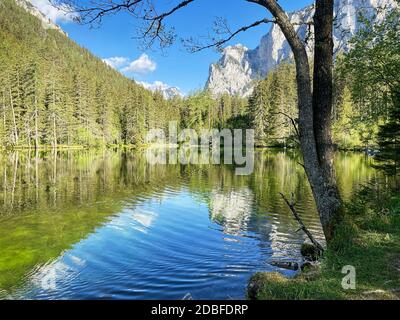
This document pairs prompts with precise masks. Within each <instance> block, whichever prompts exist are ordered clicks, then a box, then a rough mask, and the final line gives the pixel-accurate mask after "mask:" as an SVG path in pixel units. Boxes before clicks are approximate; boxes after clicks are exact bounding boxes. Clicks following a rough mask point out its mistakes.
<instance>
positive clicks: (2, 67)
mask: <svg viewBox="0 0 400 320" xmlns="http://www.w3.org/2000/svg"><path fill="white" fill-rule="evenodd" d="M2 3H3V5H2V7H1V10H0V116H1V123H0V142H1V145H2V146H6V147H7V146H8V147H15V146H32V147H33V146H35V145H38V146H40V145H52V146H57V145H58V146H60V145H85V146H99V145H107V144H139V143H142V142H143V139H144V134H145V132H146V130H147V129H148V128H154V127H162V128H163V127H165V126H166V124H167V123H168V121H169V120H178V119H177V118H179V112H176V106H175V105H174V103H173V102H170V101H166V100H165V99H164V98H163V97H162V95H161V94H160V93H152V92H150V91H148V90H145V89H144V88H143V87H141V86H139V85H137V84H136V83H135V82H134V81H132V80H130V79H128V78H126V77H124V76H122V75H121V74H120V73H118V72H116V71H115V70H113V69H111V68H110V67H108V66H106V64H104V63H103V62H102V61H101V60H100V59H98V58H97V57H95V56H94V55H92V54H91V53H90V52H89V51H87V50H85V49H83V48H81V47H79V46H78V45H77V44H76V43H74V42H73V41H72V40H70V39H69V38H67V37H66V36H65V35H64V34H62V33H61V32H59V31H57V30H50V29H48V30H46V29H44V28H43V26H42V23H41V21H40V20H39V19H38V18H36V17H34V16H32V15H30V14H29V13H27V12H26V11H25V10H24V9H23V8H21V7H19V6H18V5H16V3H15V1H14V0H4V1H2Z"/></svg>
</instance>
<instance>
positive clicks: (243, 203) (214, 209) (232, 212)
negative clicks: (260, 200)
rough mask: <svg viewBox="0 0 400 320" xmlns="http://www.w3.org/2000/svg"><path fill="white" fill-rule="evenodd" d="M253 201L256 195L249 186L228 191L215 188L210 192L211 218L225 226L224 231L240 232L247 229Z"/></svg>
mask: <svg viewBox="0 0 400 320" xmlns="http://www.w3.org/2000/svg"><path fill="white" fill-rule="evenodd" d="M253 202H254V195H253V193H252V191H251V190H250V189H249V188H247V187H244V188H242V189H239V190H231V191H229V192H227V193H224V192H221V191H217V190H213V191H211V194H210V213H211V219H212V220H214V221H216V222H218V223H220V224H221V225H222V226H223V228H224V233H227V234H232V235H236V234H239V233H240V231H241V230H244V229H246V225H247V223H248V221H249V219H250V216H251V214H252V205H253Z"/></svg>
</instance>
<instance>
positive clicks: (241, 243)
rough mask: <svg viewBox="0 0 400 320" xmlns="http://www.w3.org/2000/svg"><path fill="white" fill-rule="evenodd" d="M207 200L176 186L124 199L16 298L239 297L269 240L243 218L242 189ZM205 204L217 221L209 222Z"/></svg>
mask: <svg viewBox="0 0 400 320" xmlns="http://www.w3.org/2000/svg"><path fill="white" fill-rule="evenodd" d="M210 198H211V200H210V205H208V204H207V203H205V202H199V201H198V199H194V198H193V197H192V195H191V194H190V193H188V192H187V191H185V190H182V191H180V192H179V193H178V192H177V193H176V194H175V195H169V196H168V197H163V200H161V201H154V200H148V201H144V202H143V203H141V204H139V205H134V206H132V205H128V206H127V207H126V208H125V209H124V210H123V211H122V212H121V213H120V214H119V215H117V216H115V217H114V218H112V219H111V220H110V221H109V222H108V223H106V224H105V225H104V226H103V227H100V228H98V229H97V230H96V231H95V232H94V233H93V234H91V235H89V236H88V237H87V238H86V239H84V240H82V241H81V242H79V243H77V244H76V245H74V246H73V248H71V249H70V250H67V251H66V252H64V254H63V255H62V256H60V257H59V258H58V259H56V260H54V261H52V262H50V263H48V264H46V265H44V266H41V267H40V268H38V269H36V270H34V271H32V272H31V274H30V276H29V282H28V284H27V285H26V286H25V287H23V288H21V289H20V290H18V294H17V296H22V297H28V298H56V299H58V298H59V299H63V298H77V299H84V298H148V299H152V298H165V299H180V298H182V297H183V296H185V295H186V294H187V293H190V294H191V295H192V296H193V297H194V298H195V299H201V298H219V299H226V298H230V297H236V298H243V297H244V294H245V291H244V290H245V286H246V281H247V279H248V278H249V277H250V275H251V274H252V273H253V272H255V271H257V270H274V268H273V267H271V266H269V265H268V264H267V262H268V258H269V257H270V256H271V254H272V252H271V248H270V244H269V243H268V242H267V235H258V234H257V233H256V231H257V228H256V225H255V224H256V223H257V222H256V221H251V219H250V216H251V214H252V210H253V207H252V206H253V200H252V199H253V195H252V193H251V191H250V190H249V189H246V188H245V189H238V190H237V191H232V192H228V193H227V195H226V197H225V196H224V195H223V193H221V192H217V191H213V192H211V194H210ZM210 208H212V209H213V210H214V211H213V212H214V213H216V214H218V215H219V216H223V222H220V221H218V223H215V222H213V221H211V220H210V217H209V212H210ZM232 221H235V222H232ZM237 221H239V222H237ZM262 221H263V222H264V223H265V220H262ZM248 224H250V225H252V226H251V227H249V226H248ZM285 272H286V273H287V274H288V275H289V274H291V272H289V271H285Z"/></svg>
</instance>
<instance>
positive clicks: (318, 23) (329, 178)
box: [313, 0, 341, 237]
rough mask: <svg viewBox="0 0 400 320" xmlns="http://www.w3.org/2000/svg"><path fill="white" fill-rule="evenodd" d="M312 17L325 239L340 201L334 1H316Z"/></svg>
mask: <svg viewBox="0 0 400 320" xmlns="http://www.w3.org/2000/svg"><path fill="white" fill-rule="evenodd" d="M315 4H316V7H315V15H314V34H315V44H314V82H313V84H314V89H313V114H314V133H315V140H316V146H317V153H318V160H319V163H320V167H321V174H322V175H323V180H324V184H325V192H324V194H323V197H322V198H321V200H320V202H322V203H320V206H322V210H323V211H324V212H325V214H324V215H323V216H321V222H322V226H323V228H324V232H325V234H328V237H331V236H332V233H333V229H334V226H335V224H336V223H337V221H336V220H337V219H338V218H339V216H340V207H341V199H340V195H339V191H338V188H337V183H336V174H335V169H334V166H333V144H332V135H331V127H332V106H333V12H334V7H333V6H334V0H317V1H316V3H315Z"/></svg>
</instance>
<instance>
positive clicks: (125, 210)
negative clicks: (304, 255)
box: [0, 150, 376, 299]
mask: <svg viewBox="0 0 400 320" xmlns="http://www.w3.org/2000/svg"><path fill="white" fill-rule="evenodd" d="M298 161H299V157H298V155H297V154H296V153H295V152H294V151H286V152H285V151H270V150H266V151H257V152H256V156H255V170H254V173H253V174H252V175H250V176H236V175H235V170H234V169H235V168H234V167H233V166H225V165H149V164H148V163H147V162H146V159H145V157H144V156H143V154H141V153H140V152H122V151H111V150H108V151H65V152H58V153H57V154H55V153H52V152H47V153H46V152H42V153H39V154H34V153H28V152H14V153H3V154H0V177H1V183H0V188H1V189H0V297H1V298H12V299H15V298H28V299H181V298H183V297H184V296H185V295H187V294H189V293H190V294H191V296H192V297H193V298H194V299H230V298H244V297H245V287H246V284H247V281H248V279H249V277H250V276H251V274H252V273H254V272H256V271H279V272H282V273H284V274H286V275H288V276H290V275H292V274H293V271H288V270H283V269H279V268H277V267H274V266H272V265H270V262H271V260H276V259H283V260H291V261H292V260H299V259H300V257H299V248H300V246H301V244H302V243H303V242H304V240H305V236H304V235H303V234H301V233H300V232H299V233H296V232H295V231H296V230H297V229H298V226H297V224H296V222H295V221H294V220H293V218H292V216H291V215H290V212H289V211H288V209H287V208H286V206H285V205H284V203H283V201H282V199H281V198H280V196H279V192H284V193H287V194H289V193H290V192H294V193H295V195H296V199H297V202H298V211H299V213H300V214H301V215H302V217H303V219H304V221H305V223H306V224H307V225H308V226H309V228H310V229H311V230H312V231H313V232H314V233H315V234H316V235H317V237H319V238H322V231H321V227H320V224H319V219H318V217H317V214H316V211H315V207H314V204H313V201H312V197H311V192H310V188H309V186H308V183H307V179H306V177H305V174H304V171H303V169H302V167H301V166H300V165H299V164H298ZM369 162H370V160H369V159H368V158H366V157H365V156H364V155H363V154H356V153H338V154H337V155H336V162H335V163H336V167H337V172H338V174H339V183H340V186H341V190H342V192H343V194H344V195H345V197H347V198H348V197H349V196H351V194H352V192H353V191H354V190H355V189H356V188H357V186H358V185H359V184H361V183H365V182H366V181H368V180H369V179H371V178H373V177H374V176H375V174H376V173H375V171H374V170H373V169H372V168H371V167H370V165H369Z"/></svg>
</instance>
